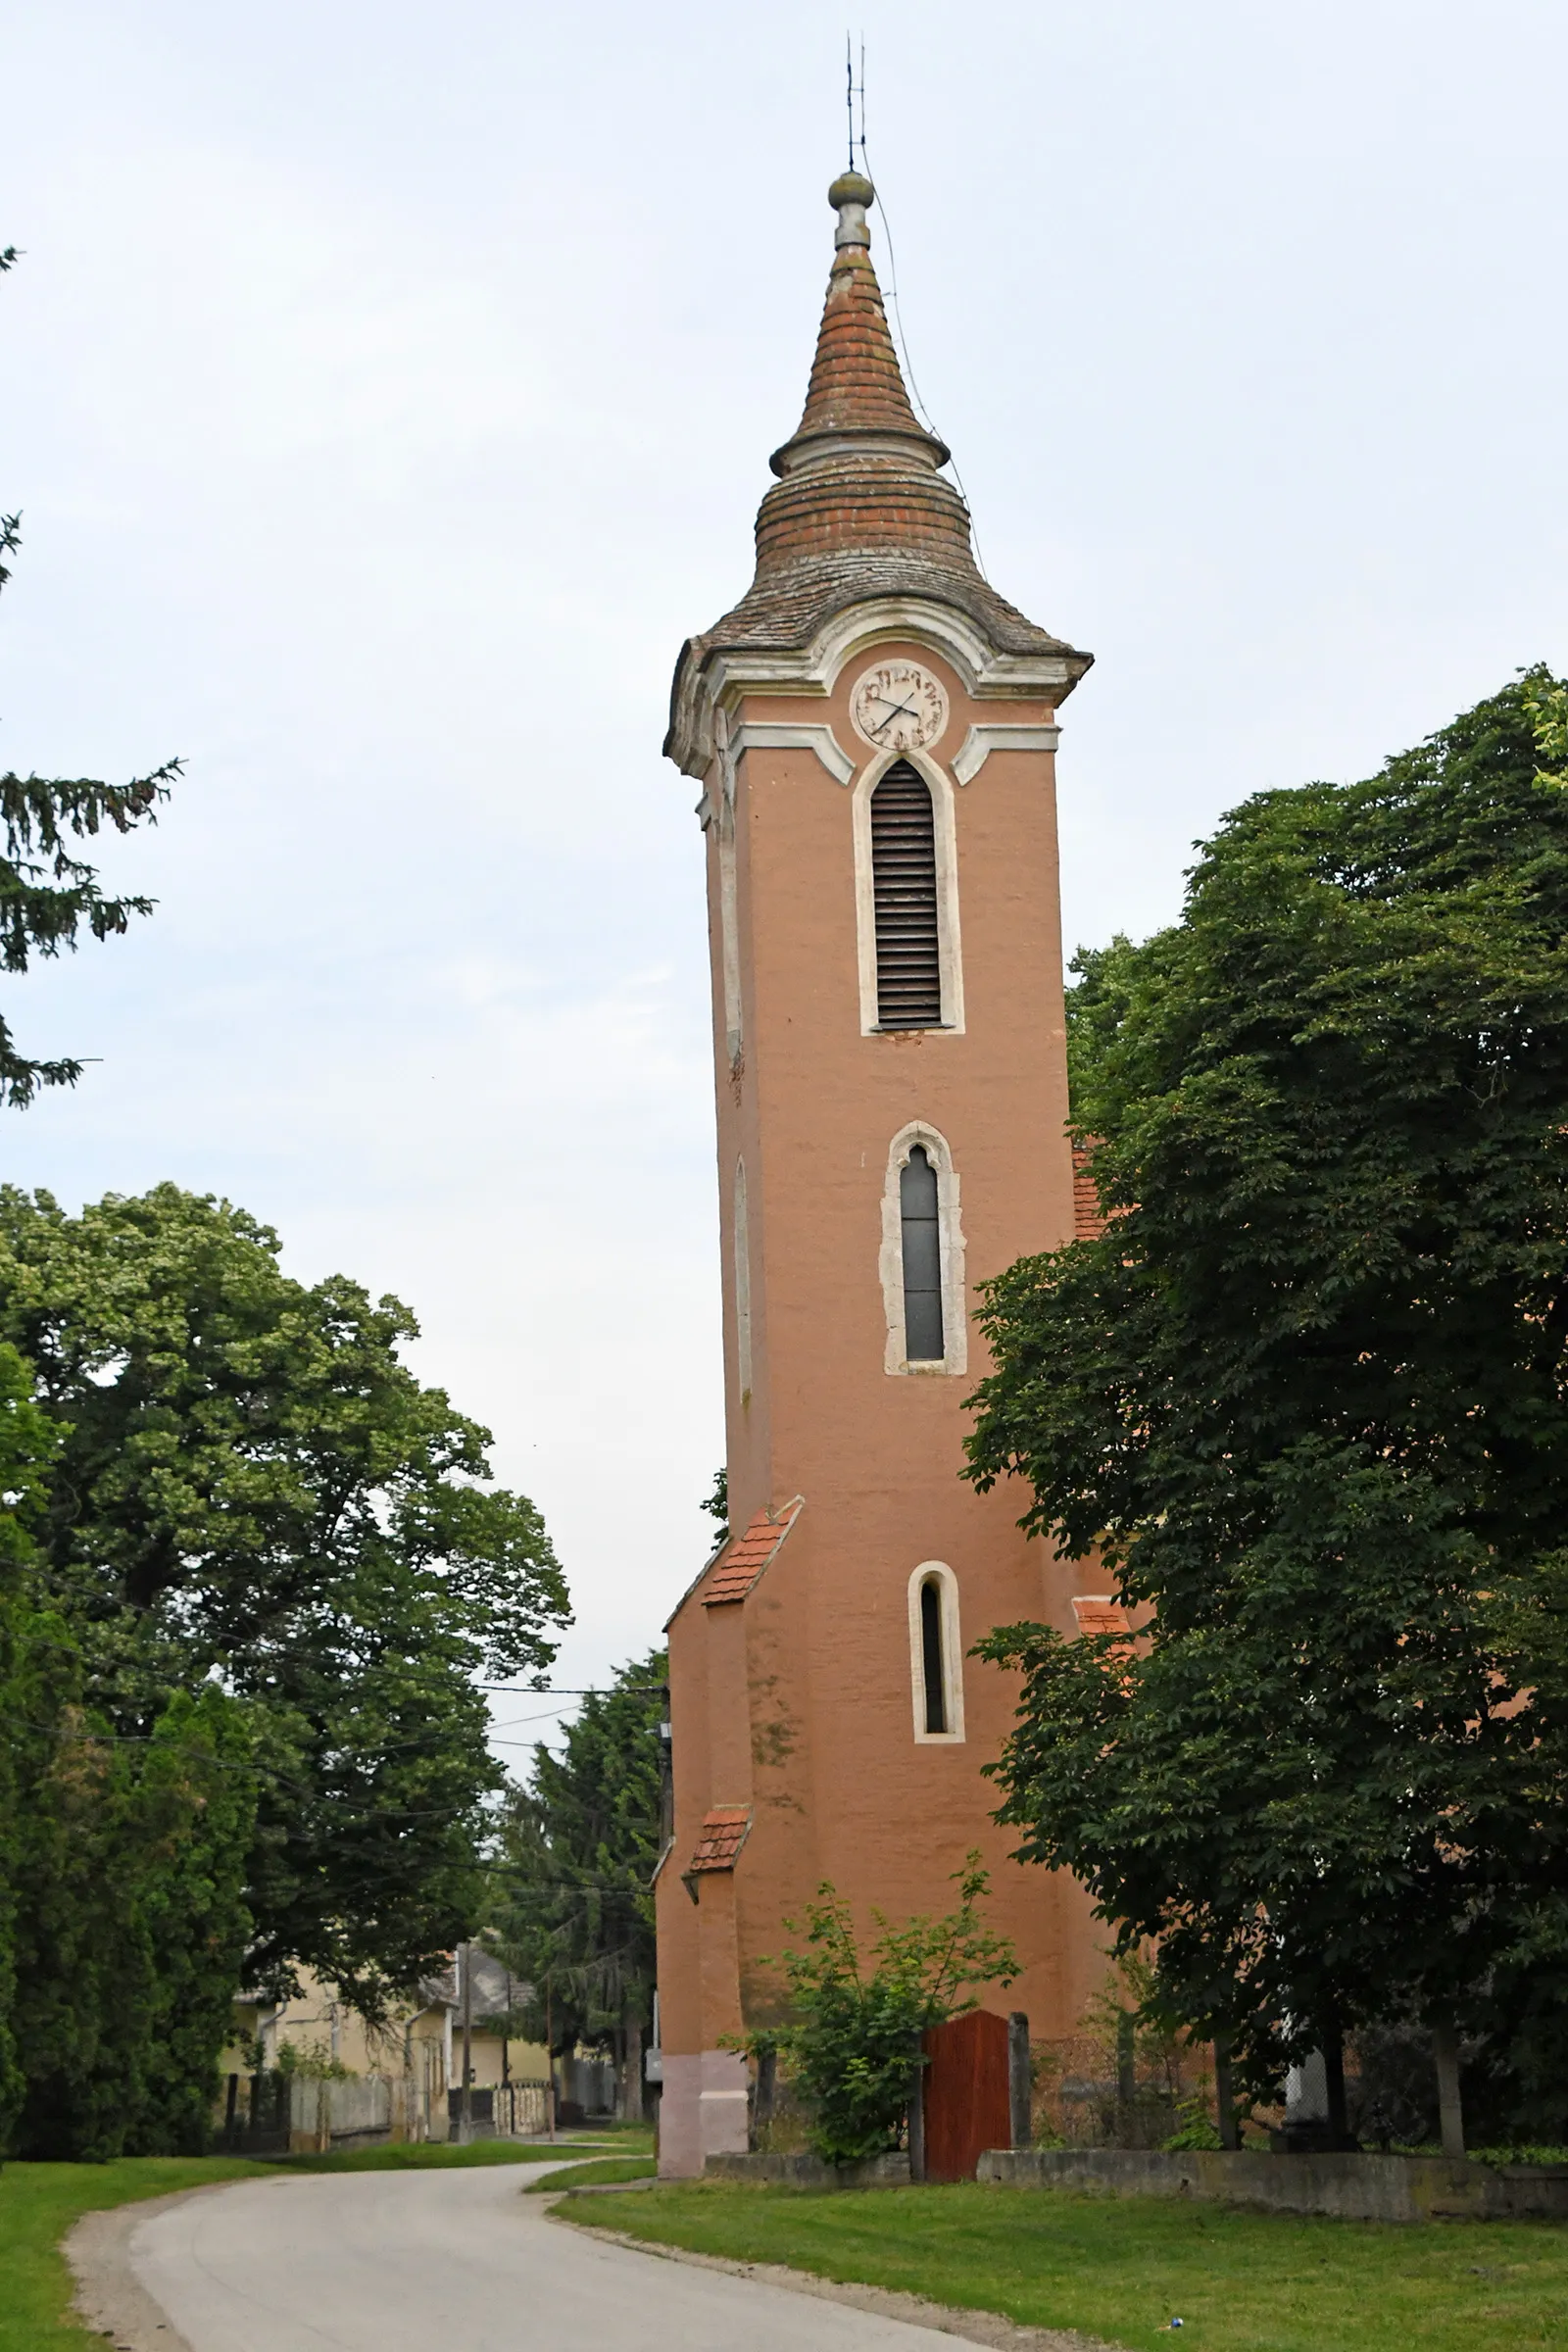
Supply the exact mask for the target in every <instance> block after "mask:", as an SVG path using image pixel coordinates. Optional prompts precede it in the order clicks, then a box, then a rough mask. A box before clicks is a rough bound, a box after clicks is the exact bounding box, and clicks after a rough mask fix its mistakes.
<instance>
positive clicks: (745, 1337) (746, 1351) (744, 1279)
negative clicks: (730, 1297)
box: [733, 1159, 752, 1409]
mask: <svg viewBox="0 0 1568 2352" xmlns="http://www.w3.org/2000/svg"><path fill="white" fill-rule="evenodd" d="M733 1238H734V1245H735V1376H736V1387H737V1388H738V1390H739V1391H740V1400H741V1405H742V1407H743V1409H744V1407H745V1406H747V1405H749V1404H750V1403H751V1401H752V1234H751V1217H750V1215H749V1213H748V1209H747V1203H746V1162H745V1160H744V1159H737V1160H736V1162H735V1221H734V1236H733Z"/></svg>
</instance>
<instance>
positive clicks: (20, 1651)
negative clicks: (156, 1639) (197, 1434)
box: [0, 1343, 59, 2151]
mask: <svg viewBox="0 0 1568 2352" xmlns="http://www.w3.org/2000/svg"><path fill="white" fill-rule="evenodd" d="M58 1435H59V1433H58V1432H57V1430H56V1428H55V1426H54V1424H53V1423H52V1422H51V1421H49V1420H48V1419H47V1418H46V1417H45V1415H44V1414H42V1413H41V1412H40V1411H39V1410H38V1407H37V1405H36V1404H35V1403H34V1402H33V1400H32V1380H31V1376H30V1374H29V1372H28V1370H27V1367H26V1365H25V1363H24V1362H23V1360H22V1358H21V1356H20V1355H19V1354H18V1353H17V1351H16V1349H15V1348H11V1347H8V1346H6V1345H5V1344H4V1343H0V2151H3V2150H4V2148H5V2147H6V2146H7V2144H8V2143H9V2139H10V2134H11V2129H12V2126H13V2125H14V2123H15V2120H16V2116H17V2113H18V2110H19V2109H20V2107H21V2104H22V2099H23V2094H24V2088H25V2082H24V2076H23V2071H22V2063H21V2054H20V2052H19V2050H18V2047H17V2038H16V2027H15V2018H16V2001H17V1950H16V1935H17V1875H18V1869H19V1865H20V1861H21V1851H20V1847H21V1837H22V1802H23V1796H24V1792H25V1788H26V1785H27V1780H28V1773H27V1769H26V1759H27V1752H28V1750H29V1748H30V1747H31V1745H32V1727H31V1726H30V1725H29V1723H28V1720H27V1709H28V1706H29V1704H30V1700H31V1692H30V1688H29V1684H30V1677H29V1675H28V1673H27V1672H26V1660H25V1645H26V1644H27V1643H28V1640H29V1636H30V1632H31V1617H30V1609H29V1605H28V1591H27V1583H26V1572H27V1570H28V1569H29V1567H30V1566H31V1564H32V1561H33V1559H34V1556H35V1554H34V1547H33V1543H32V1538H31V1535H30V1534H29V1532H28V1528H29V1523H30V1522H33V1521H35V1520H36V1518H37V1516H38V1514H39V1512H40V1510H41V1507H42V1504H43V1499H44V1495H45V1493H46V1482H47V1477H48V1471H49V1466H50V1463H51V1461H52V1459H53V1456H54V1451H55V1447H56V1444H57V1442H58Z"/></svg>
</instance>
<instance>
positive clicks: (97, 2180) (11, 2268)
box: [0, 2156, 268, 2352]
mask: <svg viewBox="0 0 1568 2352" xmlns="http://www.w3.org/2000/svg"><path fill="white" fill-rule="evenodd" d="M267 2169H268V2168H267V2166H266V2165H261V2164H251V2163H248V2162H247V2161H246V2159H245V2158H244V2157H242V2156H131V2157H126V2158H125V2159H124V2160H123V2162H122V2163H120V2164H8V2165H6V2166H5V2167H4V2169H3V2170H0V2352H87V2347H88V2346H89V2345H90V2344H97V2345H100V2346H101V2345H102V2343H103V2340H104V2339H103V2337H102V2336H101V2335H92V2334H90V2333H89V2332H88V2331H87V2329H85V2328H83V2327H77V2326H76V2325H75V2323H74V2322H73V2321H71V2320H68V2319H67V2317H66V2314H67V2312H68V2310H69V2309H70V2305H71V2297H72V2291H73V2280H72V2277H71V2272H70V2270H69V2268H68V2267H67V2264H66V2258H65V2256H64V2255H63V2254H62V2253H61V2252H60V2240H61V2239H62V2238H63V2237H64V2236H65V2234H66V2232H67V2230H68V2229H70V2228H71V2225H72V2224H73V2222H74V2221H75V2219H76V2218H77V2216H78V2215H79V2214H83V2213H92V2212H95V2211H97V2210H98V2209H99V2208H100V2207H102V2206H105V2205H125V2204H128V2203H129V2202H130V2200H131V2199H132V2198H133V2197H161V2196H164V2195H166V2194H167V2193H168V2192H169V2191H170V2190H171V2189H175V2188H199V2187H200V2186H201V2185H202V2183H203V2182H204V2181H207V2180H248V2179H250V2178H252V2177H253V2176H254V2175H256V2174H258V2173H264V2172H266V2171H267Z"/></svg>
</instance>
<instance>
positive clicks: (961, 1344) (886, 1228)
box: [877, 1119, 969, 1380]
mask: <svg viewBox="0 0 1568 2352" xmlns="http://www.w3.org/2000/svg"><path fill="white" fill-rule="evenodd" d="M916 1144H921V1145H923V1146H924V1148H925V1155H926V1157H927V1159H929V1161H930V1162H931V1165H932V1167H933V1168H935V1170H936V1176H937V1243H938V1248H939V1250H940V1252H941V1263H942V1339H943V1346H944V1353H943V1357H942V1360H941V1362H940V1363H938V1362H936V1361H935V1360H934V1359H933V1360H932V1361H931V1362H929V1363H925V1362H918V1361H917V1362H915V1363H912V1364H911V1363H910V1361H909V1359H908V1356H907V1351H906V1342H905V1333H904V1203H903V1201H902V1198H901V1194H900V1186H899V1179H900V1177H901V1176H902V1175H903V1173H904V1170H905V1169H906V1167H907V1165H908V1160H909V1153H910V1152H912V1151H913V1150H914V1147H915V1145H916ZM877 1262H878V1271H879V1273H880V1275H881V1280H882V1306H883V1312H884V1313H885V1315H886V1317H887V1327H888V1337H887V1348H886V1351H885V1353H884V1355H883V1359H882V1368H883V1370H884V1371H885V1372H888V1373H891V1374H893V1375H894V1376H896V1377H903V1378H922V1377H923V1378H926V1379H932V1378H935V1379H939V1380H940V1379H943V1378H946V1377H949V1376H951V1375H954V1374H958V1373H964V1372H967V1371H968V1369H969V1311H968V1298H967V1292H966V1287H965V1282H964V1239H963V1227H962V1225H961V1223H960V1222H959V1201H958V1176H957V1170H956V1168H955V1167H954V1164H953V1152H952V1151H951V1149H950V1148H949V1145H948V1139H947V1137H946V1136H945V1135H943V1134H942V1133H941V1132H940V1131H939V1130H938V1129H937V1128H935V1127H933V1126H932V1125H931V1124H930V1123H929V1121H928V1120H925V1119H911V1120H910V1122H909V1124H908V1125H907V1127H901V1128H900V1129H899V1132H898V1134H897V1135H896V1136H895V1137H894V1138H893V1142H892V1144H891V1146H890V1147H889V1150H888V1166H887V1177H886V1181H885V1182H884V1184H883V1187H882V1248H881V1250H880V1252H879V1255H878V1261H877Z"/></svg>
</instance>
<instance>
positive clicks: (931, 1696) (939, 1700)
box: [920, 1577, 948, 1732]
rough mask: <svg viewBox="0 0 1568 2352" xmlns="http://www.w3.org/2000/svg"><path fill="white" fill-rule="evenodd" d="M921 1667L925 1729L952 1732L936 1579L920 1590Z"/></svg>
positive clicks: (940, 1599)
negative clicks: (949, 1728)
mask: <svg viewBox="0 0 1568 2352" xmlns="http://www.w3.org/2000/svg"><path fill="white" fill-rule="evenodd" d="M920 1666H921V1674H922V1680H923V1684H924V1695H925V1728H926V1730H927V1731H928V1732H945V1731H946V1730H947V1729H948V1678H947V1669H946V1666H945V1664H944V1661H943V1656H942V1594H941V1592H940V1590H939V1589H938V1586H937V1582H936V1579H935V1578H934V1577H927V1578H926V1581H925V1583H924V1584H923V1585H922V1586H921V1587H920Z"/></svg>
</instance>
